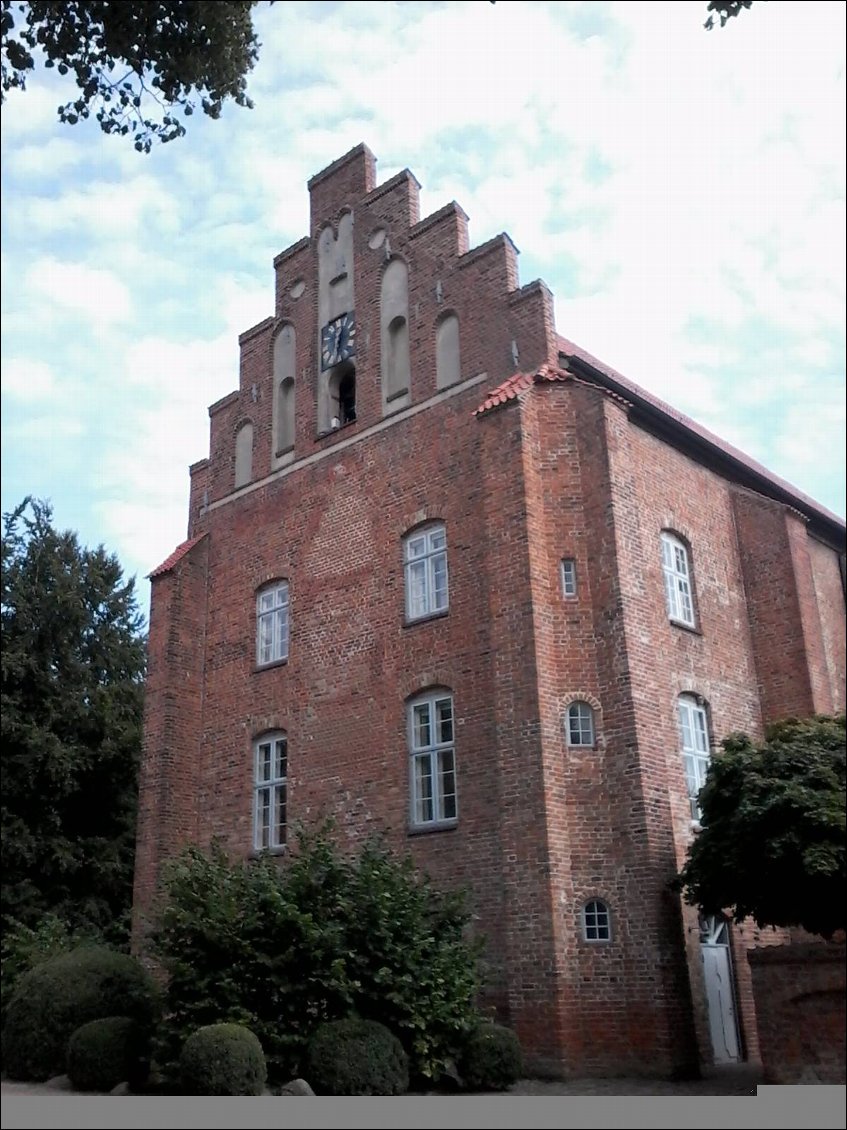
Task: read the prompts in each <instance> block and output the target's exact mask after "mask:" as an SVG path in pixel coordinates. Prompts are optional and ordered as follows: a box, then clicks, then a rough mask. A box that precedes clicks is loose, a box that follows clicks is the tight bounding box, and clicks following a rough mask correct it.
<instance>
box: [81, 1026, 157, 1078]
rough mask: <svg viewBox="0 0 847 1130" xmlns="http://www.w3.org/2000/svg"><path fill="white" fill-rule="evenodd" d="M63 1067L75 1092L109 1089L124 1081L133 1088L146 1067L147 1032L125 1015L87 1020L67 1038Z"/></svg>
mask: <svg viewBox="0 0 847 1130" xmlns="http://www.w3.org/2000/svg"><path fill="white" fill-rule="evenodd" d="M67 1067H68V1076H69V1078H70V1081H71V1083H72V1084H73V1085H74V1088H75V1090H77V1091H111V1090H112V1088H113V1087H117V1085H118V1083H127V1082H128V1083H129V1085H130V1088H131V1089H132V1088H134V1087H137V1086H139V1085H140V1084H142V1083H144V1082H145V1080H146V1078H147V1075H148V1073H149V1070H150V1039H149V1033H147V1032H146V1031H145V1030H144V1029H143V1028H142V1027H141V1025H140V1024H139V1023H138V1021H137V1020H132V1019H131V1018H130V1017H129V1016H106V1017H103V1018H102V1019H101V1020H89V1022H88V1023H87V1024H83V1025H82V1027H81V1028H77V1030H76V1031H75V1032H74V1033H73V1035H72V1036H71V1038H70V1040H69V1041H68V1054H67Z"/></svg>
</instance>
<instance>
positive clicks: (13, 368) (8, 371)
mask: <svg viewBox="0 0 847 1130" xmlns="http://www.w3.org/2000/svg"><path fill="white" fill-rule="evenodd" d="M55 387H56V382H55V379H54V377H53V371H52V369H51V368H50V366H49V365H48V364H47V363H46V362H44V361H38V360H35V359H33V358H29V357H10V358H9V360H8V361H5V362H4V363H3V392H4V393H6V394H7V395H9V396H13V397H15V399H16V400H24V401H27V400H43V399H45V398H46V397H48V396H50V395H51V394H52V393H53V392H54V391H55Z"/></svg>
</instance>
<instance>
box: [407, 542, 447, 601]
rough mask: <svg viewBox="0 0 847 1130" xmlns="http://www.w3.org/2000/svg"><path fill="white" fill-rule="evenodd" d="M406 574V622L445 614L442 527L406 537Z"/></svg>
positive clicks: (444, 544)
mask: <svg viewBox="0 0 847 1130" xmlns="http://www.w3.org/2000/svg"><path fill="white" fill-rule="evenodd" d="M403 562H404V569H405V574H406V619H407V620H420V619H421V617H423V616H432V615H433V614H434V613H436V612H444V611H446V609H447V604H448V600H449V595H448V585H447V534H446V532H445V530H444V526H443V525H440V524H439V525H437V526H430V527H428V528H427V529H424V530H417V531H416V532H415V533H413V534H409V535H408V537H406V538H405V539H404V542H403Z"/></svg>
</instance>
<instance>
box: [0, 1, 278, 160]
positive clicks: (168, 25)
mask: <svg viewBox="0 0 847 1130" xmlns="http://www.w3.org/2000/svg"><path fill="white" fill-rule="evenodd" d="M255 5H256V0H171V2H163V0H140V2H133V0H121V2H120V3H109V2H108V0H32V2H31V3H28V4H27V3H20V2H18V0H2V9H0V21H2V33H3V34H2V52H0V57H1V58H2V87H3V96H4V98H5V95H6V93H7V92H8V91H9V90H11V89H13V88H15V87H18V88H21V89H23V88H24V87H25V86H26V80H27V76H28V75H29V74H31V73H32V72H34V71H35V69H36V66H40V65H43V66H45V67H48V68H53V67H55V68H56V69H57V70H58V72H59V74H60V75H68V74H70V75H72V77H73V80H74V81H75V82H76V85H77V87H78V89H79V93H78V97H76V98H75V99H72V100H71V101H69V102H66V103H65V104H64V105H61V106H59V108H58V112H59V118H60V120H61V121H63V122H66V123H68V124H69V125H74V124H75V123H76V122H79V121H82V120H84V119H86V118H88V117H90V116H91V114H92V112H93V113H94V114H95V117H96V119H97V121H98V122H99V123H100V128H101V129H102V130H103V131H104V133H116V134H120V135H128V134H131V135H132V136H133V137H134V139H135V148H136V149H138V150H139V151H144V152H149V150H150V148H151V146H152V144H153V141H154V140H159V141H172V140H173V139H174V138H176V137H181V136H182V135H183V134H184V133H185V126H184V125H183V123H182V121H181V120H180V117H178V116H177V115H178V114H179V113H180V112H181V114H182V116H184V117H185V116H190V115H191V114H192V113H193V112H194V110H195V109H196V106H197V100H198V99H199V102H200V105H201V106H202V109H203V112H204V113H206V114H208V115H209V117H211V118H217V117H219V116H220V113H221V110H222V108H223V104H224V102H225V101H226V100H227V99H230V98H231V99H232V100H233V101H234V102H235V103H236V104H237V105H239V106H247V107H250V106H252V103H251V101H250V99H249V98H248V97H247V93H246V83H247V74H248V72H249V71H250V70H251V69H252V67H253V64H254V63H255V61H256V59H257V57H258V51H259V44H258V41H257V39H256V34H255V32H254V29H253V8H254V7H255Z"/></svg>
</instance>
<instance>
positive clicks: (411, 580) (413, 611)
mask: <svg viewBox="0 0 847 1130" xmlns="http://www.w3.org/2000/svg"><path fill="white" fill-rule="evenodd" d="M406 585H407V587H408V593H409V615H410V616H412V617H414V616H423V615H424V614H425V613H426V612H427V593H426V562H425V561H415V562H413V563H412V564H411V565H409V566H408V567H407V569H406Z"/></svg>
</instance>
